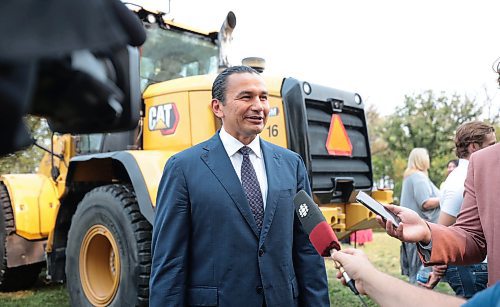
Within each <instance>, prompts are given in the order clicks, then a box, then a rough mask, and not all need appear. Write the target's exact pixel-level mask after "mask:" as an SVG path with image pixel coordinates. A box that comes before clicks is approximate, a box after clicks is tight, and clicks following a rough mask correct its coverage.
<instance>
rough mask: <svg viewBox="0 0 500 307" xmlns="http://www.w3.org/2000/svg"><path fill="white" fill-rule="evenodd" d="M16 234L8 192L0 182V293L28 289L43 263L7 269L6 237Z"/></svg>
mask: <svg viewBox="0 0 500 307" xmlns="http://www.w3.org/2000/svg"><path fill="white" fill-rule="evenodd" d="M15 232H16V227H15V223H14V214H13V213H12V205H11V202H10V197H9V192H8V191H7V188H6V187H5V185H4V184H3V183H1V182H0V291H17V290H22V289H27V288H30V287H31V286H33V285H34V284H35V282H36V281H37V280H38V276H39V275H40V271H41V270H42V267H43V263H35V264H29V265H22V266H18V267H13V268H8V267H7V253H8V252H9V251H8V250H7V246H6V245H7V237H8V236H9V235H11V234H14V233H15Z"/></svg>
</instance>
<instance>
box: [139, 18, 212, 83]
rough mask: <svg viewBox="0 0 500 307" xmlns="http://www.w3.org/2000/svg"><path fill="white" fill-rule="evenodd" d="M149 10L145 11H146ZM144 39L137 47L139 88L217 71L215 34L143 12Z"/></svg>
mask: <svg viewBox="0 0 500 307" xmlns="http://www.w3.org/2000/svg"><path fill="white" fill-rule="evenodd" d="M148 13H149V14H148ZM139 16H145V17H144V18H142V20H143V23H144V28H145V29H146V33H147V39H146V42H145V43H144V45H143V46H142V49H141V51H142V52H141V69H140V71H141V72H140V74H141V89H142V91H144V90H145V89H146V87H147V86H148V85H150V84H154V83H158V82H163V81H168V80H173V79H179V78H184V77H189V76H198V75H205V74H212V73H217V69H218V57H219V47H218V45H217V41H216V38H217V33H216V32H213V33H204V32H199V31H196V30H191V29H189V28H187V27H185V26H181V25H179V24H176V23H174V22H173V21H168V20H163V16H162V14H158V13H157V14H154V13H151V12H143V13H142V14H139Z"/></svg>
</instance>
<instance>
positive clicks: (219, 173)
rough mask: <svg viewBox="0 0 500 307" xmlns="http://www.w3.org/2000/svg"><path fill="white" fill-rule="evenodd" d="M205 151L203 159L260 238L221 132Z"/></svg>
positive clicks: (211, 140)
mask: <svg viewBox="0 0 500 307" xmlns="http://www.w3.org/2000/svg"><path fill="white" fill-rule="evenodd" d="M204 149H205V153H204V154H202V155H201V159H202V160H203V162H205V164H206V165H207V166H208V168H209V169H210V170H211V171H212V173H213V174H214V176H215V177H216V178H217V180H218V181H219V182H220V183H221V184H222V186H223V187H224V189H225V190H226V192H227V193H228V194H229V196H230V197H231V199H232V200H233V201H234V203H235V204H236V206H237V207H238V210H239V211H240V213H241V215H243V218H244V219H245V221H246V222H247V223H248V225H249V226H250V227H251V228H252V230H253V232H254V234H255V236H256V237H257V238H258V237H259V235H258V231H257V225H256V224H255V219H254V217H253V214H252V211H251V210H250V205H249V204H248V201H247V199H246V197H245V192H244V191H243V187H242V186H241V182H240V180H239V178H238V175H237V174H236V172H235V171H234V168H233V165H232V164H231V160H230V159H229V157H228V155H227V152H226V150H225V148H224V146H223V145H222V142H221V140H220V137H219V133H217V134H216V135H215V136H213V137H212V138H211V139H210V140H209V141H208V142H207V143H206V145H205V147H204Z"/></svg>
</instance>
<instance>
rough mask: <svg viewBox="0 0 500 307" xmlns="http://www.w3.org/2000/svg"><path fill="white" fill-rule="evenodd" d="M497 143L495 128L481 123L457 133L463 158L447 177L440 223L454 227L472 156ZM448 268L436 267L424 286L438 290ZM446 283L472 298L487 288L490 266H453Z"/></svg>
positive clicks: (456, 147)
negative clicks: (437, 287) (438, 284)
mask: <svg viewBox="0 0 500 307" xmlns="http://www.w3.org/2000/svg"><path fill="white" fill-rule="evenodd" d="M495 143H496V136H495V128H494V127H493V126H491V125H488V124H486V123H483V122H480V121H473V122H468V123H464V124H462V125H461V126H460V127H458V129H457V131H456V133H455V151H456V155H457V157H458V158H459V159H460V161H459V163H458V167H457V168H456V169H455V170H454V171H453V172H452V173H451V174H450V175H449V176H448V177H447V178H446V180H445V182H444V183H443V187H442V189H441V199H440V204H441V213H440V216H439V220H438V224H441V225H444V226H450V225H453V224H454V223H455V221H456V219H457V215H458V213H459V212H460V209H461V207H462V202H463V200H464V197H463V195H464V182H465V178H466V177H467V168H468V167H469V157H470V155H471V154H472V153H474V152H476V151H478V150H480V149H482V148H485V147H488V146H491V145H494V144H495ZM446 267H447V266H446V265H444V266H434V268H433V273H432V275H431V278H430V279H429V282H428V283H427V284H425V285H424V286H426V287H428V288H434V286H435V285H436V284H437V283H438V282H439V280H440V278H441V277H442V276H443V272H444V270H445V269H446ZM445 272H446V273H445V276H446V281H447V282H448V284H449V285H450V286H451V288H452V289H453V290H454V291H455V293H456V294H457V295H459V296H463V297H465V298H470V297H472V296H473V295H474V294H475V293H476V292H478V291H481V290H483V289H485V288H486V286H487V282H488V266H487V263H486V260H485V261H483V262H482V263H477V264H471V265H467V266H456V265H450V266H448V267H447V269H446V271H445Z"/></svg>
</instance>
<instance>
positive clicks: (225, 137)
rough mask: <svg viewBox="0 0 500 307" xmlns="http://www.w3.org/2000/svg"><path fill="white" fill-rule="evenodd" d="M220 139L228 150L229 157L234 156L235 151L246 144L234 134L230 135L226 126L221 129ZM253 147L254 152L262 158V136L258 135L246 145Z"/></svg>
mask: <svg viewBox="0 0 500 307" xmlns="http://www.w3.org/2000/svg"><path fill="white" fill-rule="evenodd" d="M219 136H220V140H221V141H222V145H223V146H224V149H225V150H226V152H227V155H228V156H229V157H232V156H233V155H234V154H235V153H237V152H238V150H240V148H241V147H243V146H245V144H243V143H241V142H240V141H238V140H237V139H236V138H235V137H234V136H232V135H230V134H229V133H227V132H226V130H225V129H224V126H222V128H221V129H220V132H219ZM246 146H248V147H250V149H252V151H253V153H254V154H255V155H256V156H257V157H259V158H262V154H261V152H260V137H259V135H257V136H256V137H255V139H253V141H252V142H251V143H250V144H248V145H246Z"/></svg>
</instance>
